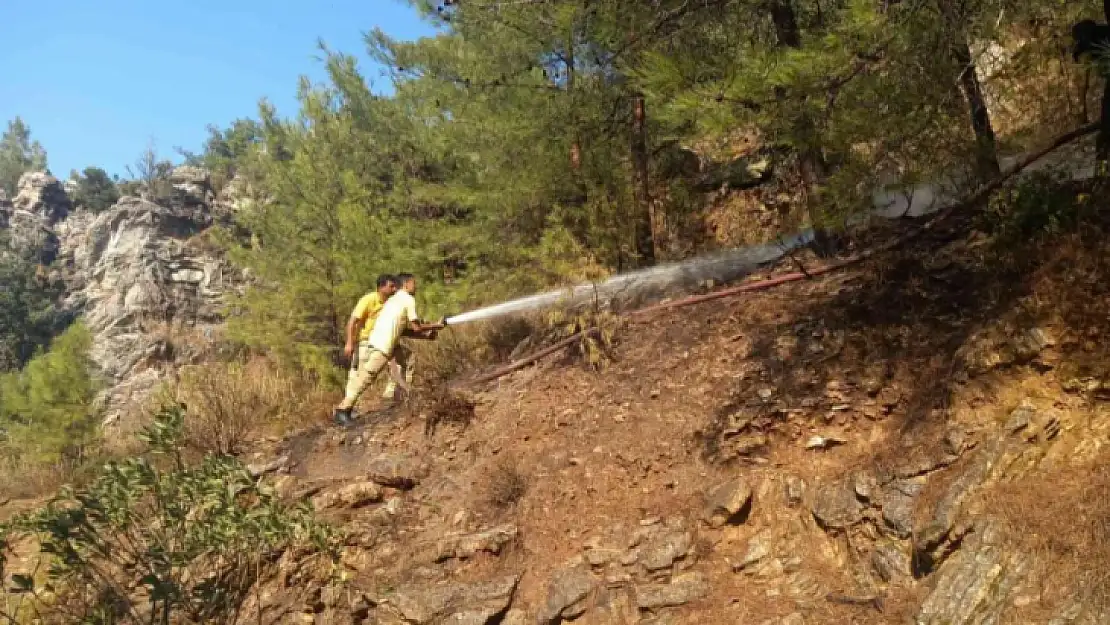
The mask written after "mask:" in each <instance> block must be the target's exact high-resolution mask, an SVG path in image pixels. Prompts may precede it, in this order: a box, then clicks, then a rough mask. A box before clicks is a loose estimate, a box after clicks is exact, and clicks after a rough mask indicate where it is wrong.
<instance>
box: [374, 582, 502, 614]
mask: <svg viewBox="0 0 1110 625" xmlns="http://www.w3.org/2000/svg"><path fill="white" fill-rule="evenodd" d="M520 577H521V574H516V575H510V576H506V577H499V578H496V579H492V580H489V581H485V582H480V583H476V584H463V583H459V582H444V581H441V582H439V583H436V584H432V585H428V586H417V587H413V586H404V587H401V588H399V589H398V590H397V591H396V592H395V593H393V594H391V595H390V596H388V597H385V598H383V599H382V600H381V601H380V607H379V610H380V611H383V612H385V613H387V614H391V615H392V616H394V617H396V618H397V619H398V620H400V621H401V622H402V623H411V624H413V625H431V624H432V623H468V624H470V625H485V624H487V623H490V622H494V621H493V619H494V618H495V617H496V616H497V615H499V614H503V613H505V612H507V611H508V609H509V606H510V605H511V603H512V599H513V594H514V593H515V592H516V587H517V584H518V583H519V582H520ZM381 620H382V619H379V621H381ZM385 622H390V621H385Z"/></svg>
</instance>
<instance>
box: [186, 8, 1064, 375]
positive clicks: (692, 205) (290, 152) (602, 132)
mask: <svg viewBox="0 0 1110 625" xmlns="http://www.w3.org/2000/svg"><path fill="white" fill-rule="evenodd" d="M409 4H410V5H412V6H413V7H414V8H415V9H416V10H418V11H420V12H421V13H422V14H423V15H424V16H425V17H426V18H427V19H428V20H429V21H430V22H432V23H433V24H434V25H436V26H437V27H438V29H439V30H438V32H437V34H436V35H435V36H432V37H426V38H422V39H419V40H416V41H399V40H395V39H392V38H390V37H388V36H387V35H385V34H384V33H383V32H381V31H373V32H371V33H370V34H369V35H368V37H367V41H366V43H367V45H368V47H369V52H370V54H371V56H372V57H373V58H374V60H376V61H378V62H379V63H380V64H381V65H383V66H385V67H386V68H388V71H389V73H390V78H391V79H392V81H393V83H394V85H393V86H394V90H393V94H392V95H391V96H389V97H385V96H380V95H376V94H375V93H374V92H373V91H372V90H371V89H370V86H369V84H368V81H367V80H366V78H365V77H364V75H363V74H362V73H361V72H360V70H359V68H358V67H357V64H356V62H355V61H354V59H353V58H352V57H349V56H346V55H343V54H338V53H334V52H331V51H329V50H327V49H324V50H323V52H324V55H325V58H326V68H327V80H326V81H325V82H324V84H319V85H313V84H310V83H309V82H308V81H307V80H302V84H301V89H300V110H299V111H298V113H297V115H296V117H295V118H294V119H279V118H278V117H277V116H276V114H275V113H274V111H273V109H272V108H271V107H269V106H268V105H265V104H263V106H262V107H261V114H260V116H259V117H260V119H259V120H258V121H257V122H254V121H249V120H239V121H237V122H235V123H234V124H232V126H231V127H230V128H227V129H223V130H218V129H214V128H213V129H210V138H209V141H208V143H207V144H206V146H205V149H204V152H203V154H201V155H199V156H194V157H192V158H194V159H195V161H196V162H198V163H201V164H205V165H207V166H209V167H212V168H213V169H214V170H215V171H217V172H222V175H224V176H231V175H236V176H239V177H241V178H243V179H244V180H245V181H246V182H247V184H248V185H249V187H250V188H252V189H256V190H260V191H261V192H263V193H264V196H263V197H258V198H252V199H256V200H258V201H256V202H253V203H252V204H251V206H250V207H249V209H247V210H241V211H239V212H238V214H237V219H238V221H239V223H238V224H237V226H238V230H236V231H235V233H236V235H237V236H238V235H242V236H241V238H239V239H237V240H234V241H232V244H233V248H234V250H233V256H234V258H235V259H236V261H237V262H238V263H239V264H241V265H242V266H244V267H245V268H247V269H249V270H250V272H251V274H252V275H253V276H254V277H255V278H256V280H255V282H254V284H253V287H252V289H251V290H250V291H249V292H247V293H246V294H245V295H244V297H242V298H241V299H240V300H238V301H237V302H235V309H236V311H237V312H240V313H242V314H241V315H240V316H238V317H237V318H236V321H235V324H234V325H235V327H234V334H235V336H236V337H238V338H239V339H241V340H242V341H243V342H245V343H247V344H248V345H250V346H253V347H256V348H260V349H263V350H266V351H268V352H270V353H272V354H274V355H276V356H278V357H280V358H282V359H283V360H284V361H286V362H290V363H293V364H295V365H296V366H297V367H300V368H303V369H308V370H311V371H314V372H317V373H318V374H319V375H320V376H321V377H325V378H333V377H335V376H336V374H337V373H338V371H337V370H336V368H335V364H336V360H337V352H338V350H337V349H336V346H337V345H338V344H339V342H340V338H341V337H340V334H341V330H342V326H343V324H344V322H345V319H346V315H347V313H348V312H349V310H350V307H351V306H352V305H353V304H354V302H355V301H356V300H357V298H358V296H359V295H361V294H362V293H363V292H365V291H366V290H367V289H369V288H371V285H372V281H373V278H374V276H376V275H377V274H378V273H381V272H387V271H388V272H396V271H399V270H407V271H413V272H415V273H416V274H417V275H418V276H419V277H420V278H421V293H420V298H421V300H422V302H421V304H422V305H423V306H424V307H425V308H426V309H427V310H425V311H424V312H425V316H428V317H435V316H437V314H438V313H439V312H441V311H442V312H453V311H455V310H458V309H460V308H464V307H470V306H476V305H480V304H483V303H488V302H490V301H494V300H501V299H504V298H506V297H510V296H514V295H518V294H522V293H525V292H534V291H535V290H538V289H544V288H549V287H552V286H555V285H565V284H566V283H571V282H581V281H583V280H593V279H598V278H601V277H603V276H605V275H608V274H610V273H612V272H619V271H625V270H628V269H630V268H634V267H637V266H639V265H643V264H650V263H651V262H654V260H655V259H656V258H660V257H663V256H665V255H667V254H676V253H682V252H684V251H686V250H690V249H698V248H699V247H700V248H704V245H700V244H701V243H703V242H705V241H706V240H707V239H711V237H712V235H711V234H710V233H708V232H705V231H706V230H707V228H705V226H704V224H703V222H702V218H703V217H704V212H705V211H702V210H701V209H702V207H703V205H704V203H705V201H706V199H707V197H711V196H712V194H717V190H718V189H719V188H720V187H722V186H725V183H726V182H727V183H728V186H730V187H733V188H735V187H736V186H748V185H751V186H759V185H768V186H769V185H771V184H773V185H775V186H776V187H777V189H774V190H769V193H774V194H776V195H779V196H782V195H786V196H787V197H788V199H787V200H778V199H776V200H775V203H776V204H777V205H778V206H779V207H780V210H782V213H783V215H782V220H781V221H782V222H783V223H791V224H795V223H796V222H795V220H796V219H798V218H799V217H801V215H800V214H797V213H799V211H797V210H796V209H797V208H804V209H805V210H804V213H805V217H806V218H807V219H808V220H809V222H810V223H811V224H812V225H816V226H820V227H833V226H836V225H838V224H843V223H846V221H847V218H848V217H849V216H851V215H852V214H855V213H860V212H863V211H867V210H869V209H871V208H872V207H873V202H874V199H873V193H874V191H875V189H876V188H880V187H883V186H884V185H887V184H890V183H892V182H894V181H901V182H902V183H908V184H914V183H918V182H923V181H933V180H937V179H940V178H951V177H955V178H957V180H956V183H957V185H958V186H960V187H961V188H963V189H969V188H971V187H972V186H973V185H975V184H978V182H979V181H980V180H981V178H982V176H984V175H991V174H990V169H989V168H987V167H982V165H983V164H984V162H986V163H987V164H988V165H990V164H992V163H993V162H994V159H995V157H996V156H997V154H995V153H994V151H995V148H994V145H995V141H994V139H993V138H992V137H993V136H994V134H995V132H996V131H995V129H994V128H993V127H992V126H991V124H992V123H993V122H992V120H991V119H990V116H994V115H996V114H997V115H1000V116H1002V114H1003V113H1006V107H1005V106H1004V105H1005V104H1007V103H1009V102H1015V103H1017V104H1018V105H1019V106H1018V108H1019V109H1020V110H1019V113H1020V116H1015V115H1010V116H1009V117H1008V118H1006V120H1007V123H1008V124H1009V125H1010V126H1011V127H1016V128H1020V129H1022V130H1023V131H1024V129H1027V128H1030V127H1035V128H1038V129H1039V130H1038V131H1040V128H1041V127H1042V126H1043V132H1045V133H1053V131H1054V130H1056V129H1061V130H1062V129H1063V128H1062V126H1068V127H1070V126H1071V125H1072V124H1073V123H1074V119H1075V118H1076V117H1077V115H1076V114H1075V113H1076V112H1077V111H1076V110H1075V108H1076V105H1075V104H1073V103H1072V99H1073V98H1072V97H1071V95H1070V94H1071V92H1072V91H1074V90H1071V89H1070V87H1069V88H1060V87H1063V86H1066V85H1072V83H1074V82H1075V81H1074V78H1075V77H1076V76H1075V75H1074V74H1075V72H1074V71H1073V70H1072V69H1069V68H1068V66H1066V65H1061V64H1060V63H1059V59H1058V56H1059V55H1058V53H1057V52H1056V51H1055V50H1057V49H1058V48H1059V45H1060V43H1061V37H1062V35H1061V34H1060V33H1066V32H1067V31H1068V28H1069V26H1070V23H1071V22H1072V21H1073V20H1074V19H1075V18H1076V17H1078V16H1079V13H1080V12H1081V11H1082V10H1083V8H1082V7H1078V6H1071V5H1069V6H1068V7H1057V6H1055V5H1054V6H1052V7H1050V6H1048V5H1046V4H1045V3H1039V2H1035V3H1025V4H1023V5H1021V6H1017V5H1012V3H1011V4H1005V3H1002V2H1000V1H999V0H977V1H975V2H970V3H952V2H948V1H947V0H945V1H941V2H933V3H926V2H872V1H869V0H838V1H836V2H832V3H828V2H816V1H813V0H794V1H791V2H787V1H785V0H781V1H780V0H774V1H771V2H764V3H751V2H738V1H735V0H706V1H700V2H686V1H683V0H661V1H659V2H653V3H648V4H643V3H639V4H637V3H628V2H619V1H617V0H586V1H585V2H570V1H568V0H554V1H551V2H503V1H501V0H469V1H468V2H465V3H462V2H456V3H437V2H431V1H430V0H409ZM1003 9H1005V10H1003ZM1038 29H1043V32H1031V30H1038ZM993 41H997V42H1001V43H1002V44H1006V45H1008V46H1009V48H1010V49H1013V50H1017V52H1016V53H1015V54H1014V56H1013V58H1012V59H1010V60H1009V61H1008V62H1009V63H1010V65H1008V66H1007V70H1006V71H1004V72H997V73H996V74H997V75H996V76H994V77H992V78H990V79H989V80H990V81H991V82H990V84H989V85H987V84H986V81H987V80H988V79H986V78H982V79H981V78H979V75H980V73H979V72H977V71H975V70H976V69H977V68H976V67H974V66H973V65H974V64H975V63H978V62H979V59H981V58H986V57H985V56H984V55H983V54H982V51H981V50H980V47H981V44H982V43H984V42H993ZM1015 41H1022V42H1024V43H1023V44H1022V46H1021V47H1020V49H1017V46H1014V45H1011V44H1013V42H1015ZM984 65H985V62H984ZM1069 72H1072V73H1069ZM969 77H970V82H971V83H974V84H973V85H972V86H975V85H979V87H982V89H980V90H979V91H978V92H977V91H976V89H974V88H971V87H969V85H968V83H969ZM1042 79H1051V80H1050V82H1049V83H1046V84H1051V85H1054V86H1053V87H1052V88H1049V89H1047V90H1046V91H1043V92H1041V91H1038V90H1037V89H1033V88H1032V87H1033V85H1034V83H1038V82H1039V81H1041V80H1042ZM980 81H982V82H983V84H980ZM1011 86H1013V87H1014V88H1011ZM1074 86H1078V84H1076V85H1074ZM987 87H989V88H990V89H989V91H990V93H989V95H990V98H989V99H990V100H991V101H990V107H989V111H988V112H989V115H988V119H987V120H986V122H985V126H984V122H983V120H982V119H981V116H980V117H976V116H974V115H973V114H972V111H975V110H982V108H983V107H979V108H976V107H977V106H978V105H979V104H983V102H984V101H985V100H984V96H983V95H982V91H985V90H987ZM1034 92H1037V93H1038V94H1039V95H1037V96H1036V98H1034V96H1031V95H1030V94H1032V93H1034ZM1031 98H1034V99H1031ZM640 102H643V103H644V105H645V109H644V110H645V116H646V117H645V118H642V119H641V118H639V117H637V114H636V111H638V110H639V107H638V106H637V103H640ZM1084 106H1085V105H1084ZM999 135H1000V136H1002V135H1003V133H1002V132H999ZM1016 136H1017V135H1016V134H1009V135H1007V136H1005V137H1004V138H1005V139H1009V140H1014V139H1015V137H1016ZM1023 140H1024V138H1023ZM762 155H766V156H767V157H768V159H769V161H770V162H769V163H768V164H767V167H766V171H767V172H768V173H767V175H766V178H764V177H763V176H762V175H760V176H758V177H757V176H755V175H753V174H752V173H751V172H750V171H748V169H747V167H746V166H745V163H747V162H748V161H751V160H753V159H754V157H756V156H762ZM702 164H704V165H706V167H704V168H702V167H700V165H702ZM645 170H646V171H645ZM768 179H770V182H768ZM783 190H787V191H789V192H788V193H783V192H782V191H783ZM762 191H763V190H762V189H761V190H760V191H759V192H757V193H753V194H751V195H752V196H762V197H767V194H763V193H762ZM795 197H797V199H798V201H797V202H796V204H798V206H793V205H790V206H786V207H785V208H782V207H783V206H784V204H786V203H787V202H793V201H794V198H795ZM713 199H714V200H722V199H723V200H725V201H724V202H721V203H722V204H724V205H725V206H728V205H730V202H729V200H731V199H732V198H721V197H720V195H719V194H718V195H717V197H715V198H713ZM744 199H745V200H747V199H749V198H744ZM751 199H758V197H753V198H751ZM744 203H748V204H750V202H735V203H734V204H732V205H740V204H744ZM715 208H716V207H715ZM788 213H789V214H788ZM645 224H647V225H648V226H650V229H649V232H650V236H649V237H648V238H649V239H651V240H650V241H648V243H649V244H654V245H646V246H645V244H644V237H643V232H644V227H645ZM657 227H663V228H666V232H659V231H658V230H657ZM760 227H764V226H763V225H762V224H760ZM755 230H759V228H755ZM699 236H700V237H703V238H701V239H698V237H699ZM766 236H769V237H770V236H773V235H772V234H770V233H767V234H766ZM668 237H671V238H679V237H689V238H690V239H692V241H669V240H668ZM672 243H673V245H672ZM710 244H711V245H712V243H710ZM668 245H670V246H671V247H670V248H669V249H664V247H665V246H668ZM649 248H654V249H649Z"/></svg>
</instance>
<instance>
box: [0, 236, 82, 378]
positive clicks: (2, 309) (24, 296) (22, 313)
mask: <svg viewBox="0 0 1110 625" xmlns="http://www.w3.org/2000/svg"><path fill="white" fill-rule="evenodd" d="M6 248H7V241H6V240H5V238H4V236H3V233H2V232H0V373H2V372H4V371H8V370H11V369H18V368H19V367H22V366H23V364H24V363H25V362H27V360H28V359H29V358H30V357H31V356H32V355H34V353H35V350H36V349H38V348H39V347H43V346H45V345H46V344H47V343H48V342H49V341H50V338H51V337H52V336H54V335H55V334H56V333H58V332H59V331H61V329H62V328H63V327H64V326H65V322H66V319H65V317H64V315H62V314H61V313H60V312H59V311H58V309H57V307H56V305H55V302H56V301H57V298H58V297H59V295H60V294H61V290H62V287H61V285H60V284H58V283H55V282H52V281H50V280H48V279H46V278H45V277H43V275H42V274H41V273H40V272H39V271H38V269H37V265H35V264H34V263H32V262H31V261H29V260H27V259H25V258H23V257H21V256H19V255H18V254H15V253H14V252H10V251H7V249H6Z"/></svg>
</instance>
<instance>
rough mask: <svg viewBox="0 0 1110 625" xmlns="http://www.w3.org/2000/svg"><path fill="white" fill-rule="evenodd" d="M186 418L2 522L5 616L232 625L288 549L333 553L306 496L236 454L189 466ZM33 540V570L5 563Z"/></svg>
mask: <svg viewBox="0 0 1110 625" xmlns="http://www.w3.org/2000/svg"><path fill="white" fill-rule="evenodd" d="M184 421H185V413H184V410H183V409H182V408H180V407H172V408H166V409H163V410H162V411H160V412H159V413H158V414H157V415H155V418H154V421H153V423H152V424H151V425H150V426H149V427H148V428H147V429H146V430H144V432H143V433H142V435H141V438H142V439H143V441H144V442H146V443H147V444H148V445H149V452H148V453H146V454H143V455H141V456H139V457H134V458H128V459H126V460H122V461H119V462H111V463H109V464H107V465H106V466H105V467H104V468H103V470H102V471H101V473H100V475H99V477H97V478H96V479H95V480H93V481H92V483H91V484H90V485H89V486H88V487H87V488H85V489H82V490H79V491H72V490H69V489H64V490H63V491H62V492H60V493H59V494H58V495H57V496H56V497H55V498H54V499H53V500H52V501H50V502H49V503H48V504H46V506H44V507H43V508H42V509H40V510H37V511H34V512H32V513H29V514H26V515H23V516H20V517H18V518H16V519H14V520H13V521H11V522H9V523H8V524H6V525H4V526H2V527H0V579H5V580H6V579H8V575H11V579H12V583H13V586H14V590H15V592H16V593H17V594H18V595H19V596H21V597H22V599H21V600H20V601H19V602H18V605H9V606H7V607H6V608H5V607H4V606H0V617H6V618H8V619H11V620H12V621H13V622H16V619H17V618H31V619H40V622H44V623H54V622H57V623H74V622H81V623H129V624H132V623H133V624H135V625H138V624H139V623H170V622H173V623H235V622H238V621H239V620H240V619H242V618H245V617H246V615H245V614H243V613H242V612H243V605H244V603H245V601H246V600H247V599H248V598H249V597H251V596H252V595H251V592H252V590H253V589H255V588H256V584H257V583H258V581H259V580H260V579H266V578H268V575H269V574H270V573H273V571H274V567H276V566H277V562H278V559H279V558H280V557H281V556H282V554H284V553H285V552H286V551H287V550H289V549H291V548H294V547H307V548H309V552H310V553H313V554H317V555H328V554H331V553H332V551H331V547H332V546H333V545H334V541H333V539H332V535H331V533H330V532H329V531H328V529H327V528H326V527H325V526H324V525H322V524H319V523H317V521H316V520H315V518H314V516H313V514H312V512H311V509H310V508H309V507H308V506H307V505H306V504H302V505H299V506H296V507H290V506H287V505H285V504H283V503H282V502H280V501H279V500H278V498H277V497H276V496H274V495H273V494H272V493H270V492H269V491H268V490H266V489H263V488H262V487H260V486H259V485H258V484H257V483H256V482H255V480H254V479H253V478H252V476H251V475H250V473H249V472H248V471H247V470H246V468H245V467H244V466H243V465H242V464H241V463H240V462H239V461H237V460H235V459H234V458H232V457H230V456H217V455H212V456H208V457H207V458H205V459H204V460H203V461H202V462H200V463H199V464H198V465H196V466H187V465H186V464H185V462H184V460H183V459H182V455H181V449H182V445H183V437H184ZM28 538H30V539H34V540H36V541H37V542H38V544H39V554H38V555H39V557H40V561H41V562H42V565H40V567H39V569H38V571H39V574H37V575H36V574H34V573H33V572H28V571H22V572H19V573H16V574H13V573H14V572H13V571H11V570H8V571H5V570H4V569H5V567H7V568H9V569H10V567H11V563H12V561H10V560H9V558H10V557H11V551H10V547H11V546H12V545H14V544H16V542H21V541H26V540H27V539H28ZM28 573H31V574H28ZM9 603H11V602H9Z"/></svg>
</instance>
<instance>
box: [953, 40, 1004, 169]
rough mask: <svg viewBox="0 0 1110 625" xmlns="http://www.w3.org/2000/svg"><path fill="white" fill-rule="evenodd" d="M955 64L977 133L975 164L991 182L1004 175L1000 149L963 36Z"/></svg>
mask: <svg viewBox="0 0 1110 625" xmlns="http://www.w3.org/2000/svg"><path fill="white" fill-rule="evenodd" d="M954 50H955V56H956V61H957V62H958V63H959V64H960V67H961V73H960V90H961V91H962V92H963V96H964V98H965V99H966V100H967V107H968V113H969V114H970V115H971V128H972V130H973V131H974V132H975V144H976V148H975V165H976V169H977V171H978V174H979V177H980V179H982V180H992V179H994V178H997V177H998V175H999V174H1001V173H1002V168H1001V167H1000V166H999V164H998V146H997V141H996V139H995V136H994V127H993V126H992V125H991V117H990V111H988V110H987V101H986V99H985V98H984V97H983V87H982V85H981V84H980V83H979V76H978V74H977V73H976V71H975V61H974V60H973V59H972V58H971V48H970V47H969V46H968V44H967V40H966V39H964V38H963V36H962V35H961V36H960V39H959V40H958V41H957V42H956V44H955V49H954Z"/></svg>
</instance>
